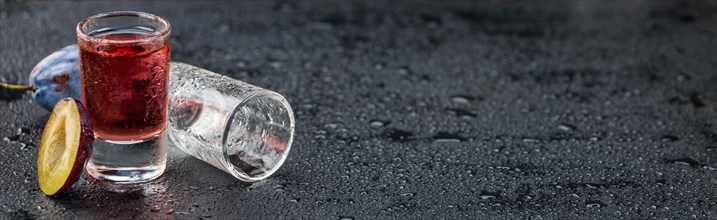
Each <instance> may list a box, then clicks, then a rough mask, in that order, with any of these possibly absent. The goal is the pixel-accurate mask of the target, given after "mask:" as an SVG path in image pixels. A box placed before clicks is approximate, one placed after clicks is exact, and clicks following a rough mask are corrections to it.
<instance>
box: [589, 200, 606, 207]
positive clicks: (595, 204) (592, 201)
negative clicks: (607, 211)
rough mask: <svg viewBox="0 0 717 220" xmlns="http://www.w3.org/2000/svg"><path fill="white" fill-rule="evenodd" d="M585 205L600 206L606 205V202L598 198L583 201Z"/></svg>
mask: <svg viewBox="0 0 717 220" xmlns="http://www.w3.org/2000/svg"><path fill="white" fill-rule="evenodd" d="M585 206H586V207H588V208H600V207H605V206H607V204H605V203H604V202H602V201H600V200H588V201H586V202H585Z"/></svg>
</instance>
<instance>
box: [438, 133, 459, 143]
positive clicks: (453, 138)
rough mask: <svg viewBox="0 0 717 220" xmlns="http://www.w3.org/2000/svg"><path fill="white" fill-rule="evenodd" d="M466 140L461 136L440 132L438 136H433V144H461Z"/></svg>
mask: <svg viewBox="0 0 717 220" xmlns="http://www.w3.org/2000/svg"><path fill="white" fill-rule="evenodd" d="M465 140H466V139H465V138H464V137H462V136H460V135H457V134H451V133H446V132H438V133H437V134H436V135H434V136H433V143H440V142H461V141H465Z"/></svg>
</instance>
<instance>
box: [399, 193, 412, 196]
mask: <svg viewBox="0 0 717 220" xmlns="http://www.w3.org/2000/svg"><path fill="white" fill-rule="evenodd" d="M413 195H414V194H413V193H403V194H401V196H405V197H413Z"/></svg>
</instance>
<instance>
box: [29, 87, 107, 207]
mask: <svg viewBox="0 0 717 220" xmlns="http://www.w3.org/2000/svg"><path fill="white" fill-rule="evenodd" d="M93 141H94V135H93V134H92V125H91V124H90V118H89V116H88V114H87V110H86V109H85V107H84V106H83V105H82V103H81V102H80V101H78V100H75V99H71V98H64V99H61V100H60V101H58V102H57V104H55V107H54V108H53V109H52V113H51V114H50V118H49V119H47V123H46V124H45V130H43V131H42V137H41V138H40V146H39V147H38V153H37V180H38V182H39V185H40V190H42V192H43V193H45V195H48V196H53V195H57V194H59V193H61V192H63V191H64V190H66V189H67V188H69V187H70V186H71V185H72V184H73V183H75V181H77V179H78V178H79V177H80V175H81V174H82V170H84V166H85V162H86V161H87V159H88V158H89V156H90V154H91V152H92V142H93Z"/></svg>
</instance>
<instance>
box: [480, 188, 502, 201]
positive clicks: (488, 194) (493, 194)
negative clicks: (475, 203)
mask: <svg viewBox="0 0 717 220" xmlns="http://www.w3.org/2000/svg"><path fill="white" fill-rule="evenodd" d="M500 193H501V192H500V191H497V192H491V191H485V190H483V191H482V192H481V193H480V199H483V200H486V199H496V198H498V197H500Z"/></svg>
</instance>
